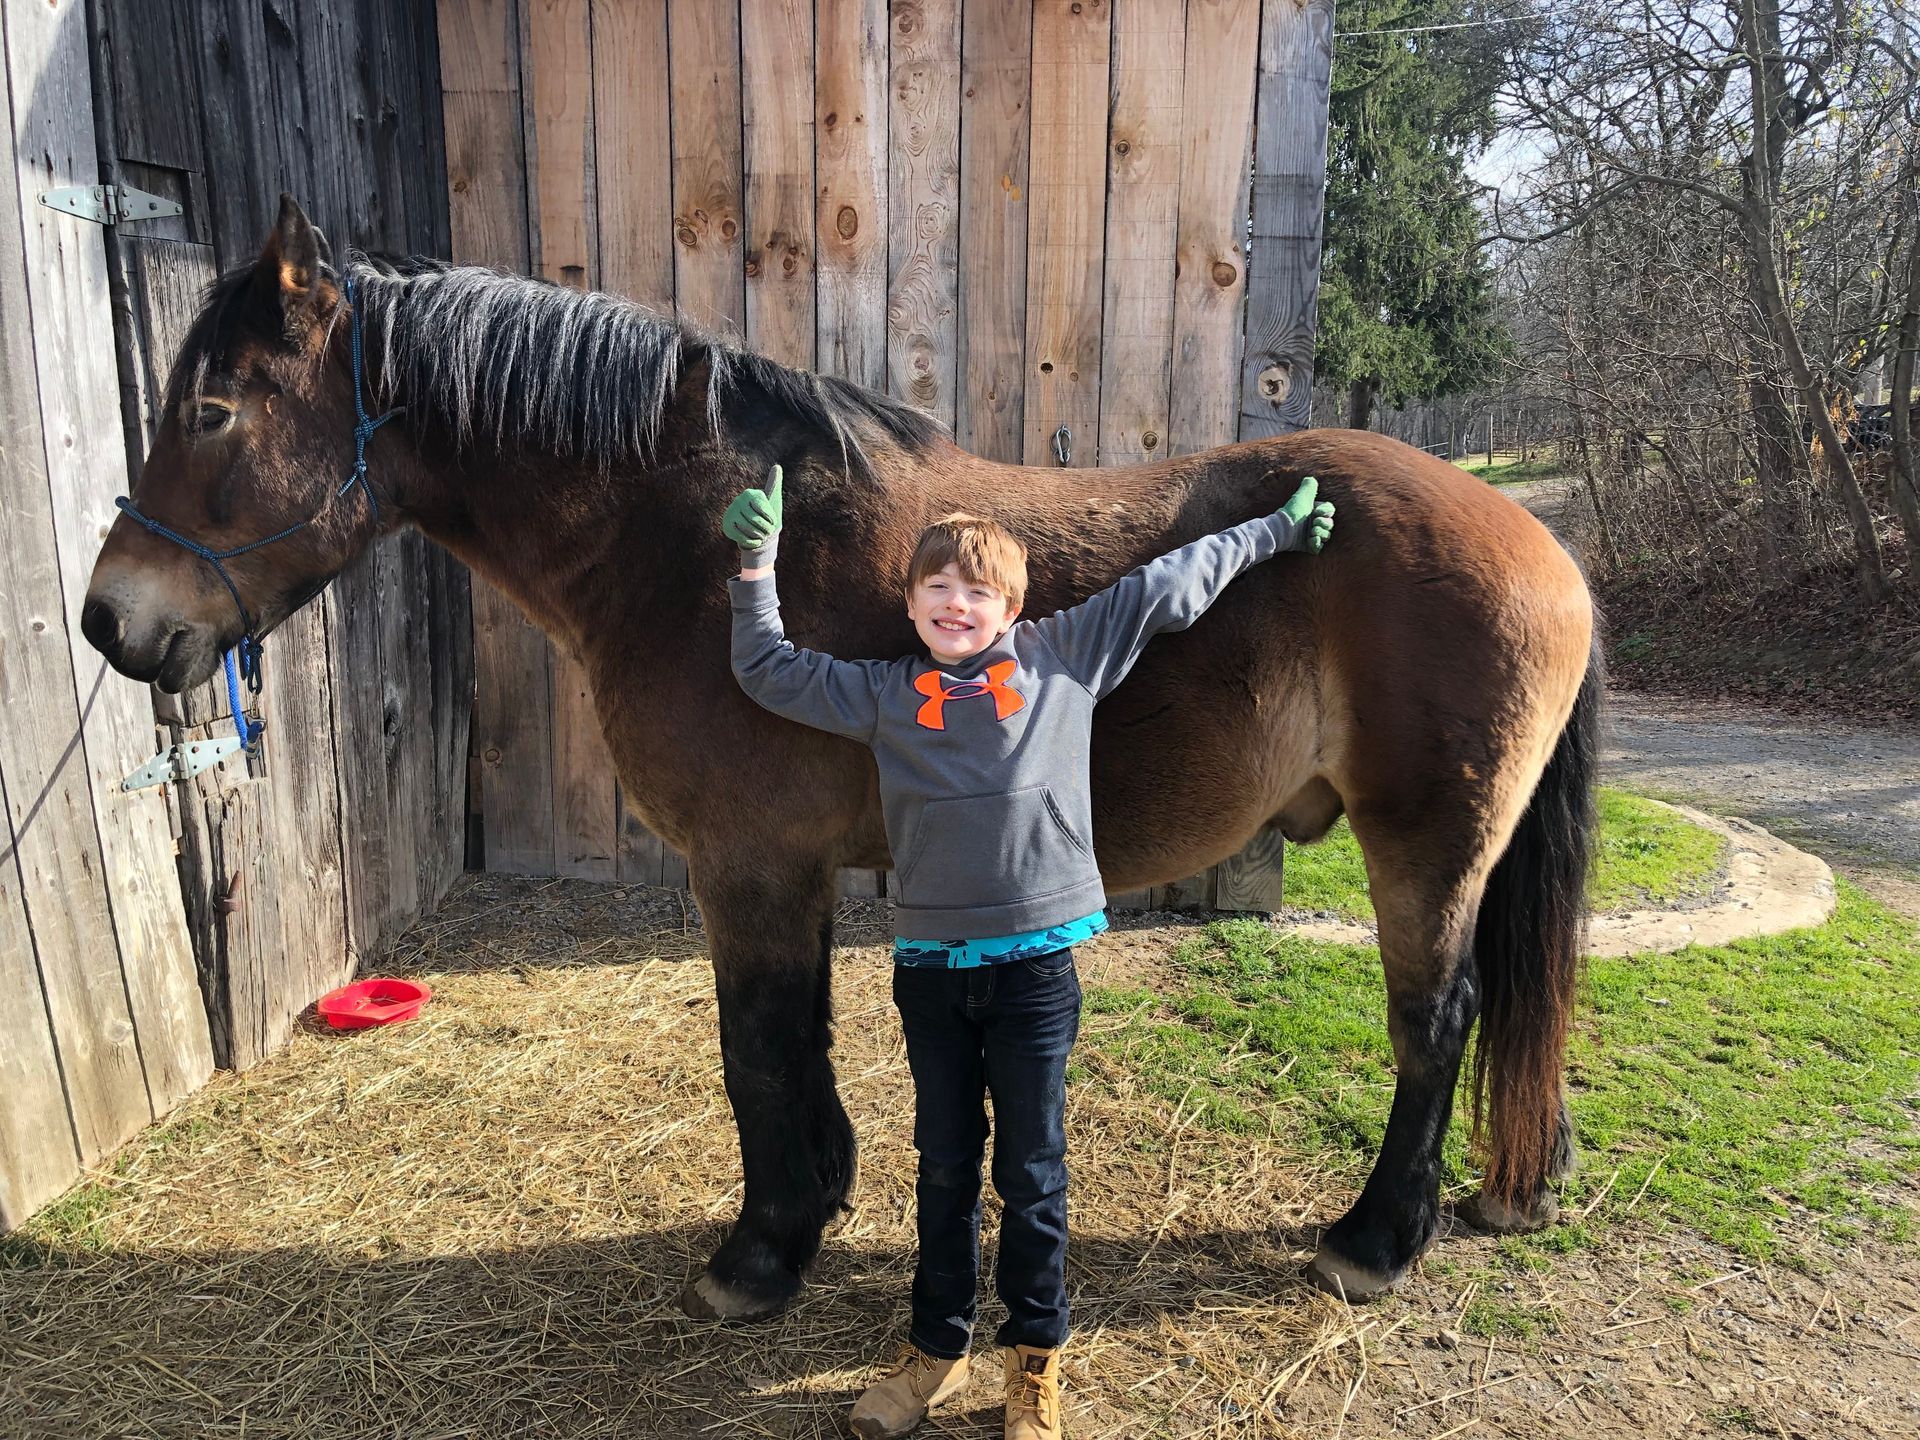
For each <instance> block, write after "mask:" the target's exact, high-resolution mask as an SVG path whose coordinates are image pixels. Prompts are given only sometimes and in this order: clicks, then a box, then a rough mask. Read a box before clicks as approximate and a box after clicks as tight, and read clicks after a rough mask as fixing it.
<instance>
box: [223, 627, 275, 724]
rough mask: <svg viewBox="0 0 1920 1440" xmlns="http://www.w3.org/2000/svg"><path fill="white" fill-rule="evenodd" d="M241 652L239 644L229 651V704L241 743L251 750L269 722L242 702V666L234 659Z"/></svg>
mask: <svg viewBox="0 0 1920 1440" xmlns="http://www.w3.org/2000/svg"><path fill="white" fill-rule="evenodd" d="M244 643H245V642H244V641H243V642H242V644H244ZM239 653H240V647H239V646H235V647H234V648H233V649H231V650H229V651H227V706H228V708H229V709H230V710H231V711H232V712H233V728H234V731H235V732H236V733H237V734H238V735H239V736H240V743H241V744H242V745H243V746H245V747H246V748H247V749H248V750H251V749H253V747H254V746H255V745H257V744H258V743H259V742H260V732H261V731H262V730H264V729H266V728H267V722H266V721H264V720H256V719H254V718H253V716H251V715H249V714H248V713H247V712H246V710H245V708H244V707H243V706H242V705H241V703H240V666H239V664H238V663H236V661H235V660H234V657H235V656H236V655H238V654H239Z"/></svg>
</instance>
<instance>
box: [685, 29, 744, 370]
mask: <svg viewBox="0 0 1920 1440" xmlns="http://www.w3.org/2000/svg"><path fill="white" fill-rule="evenodd" d="M667 33H668V36H669V44H670V47H671V53H670V54H669V56H668V82H669V85H670V88H671V93H672V108H673V237H674V291H673V293H674V303H675V305H676V306H677V307H678V308H679V311H680V313H681V314H682V315H683V316H685V317H686V318H687V319H688V320H691V321H693V322H694V323H695V324H696V325H704V326H705V327H707V328H708V329H710V330H715V331H718V332H719V333H721V334H723V335H729V336H732V337H734V338H736V339H737V338H738V337H740V336H741V335H743V334H745V332H746V323H747V296H746V277H745V275H744V274H743V273H742V247H743V244H744V241H743V228H744V227H743V226H742V223H741V212H742V198H741V174H740V125H741V109H740V10H739V7H738V6H737V5H735V4H733V3H731V0H721V3H715V0H669V3H668V6H667Z"/></svg>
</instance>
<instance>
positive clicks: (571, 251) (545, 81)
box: [526, 0, 597, 290]
mask: <svg viewBox="0 0 1920 1440" xmlns="http://www.w3.org/2000/svg"><path fill="white" fill-rule="evenodd" d="M590 14H591V12H590V10H589V8H588V0H532V4H531V5H530V6H529V8H528V11H527V79H526V84H527V118H528V132H529V141H530V143H529V149H528V153H527V172H528V177H529V184H530V187H531V189H532V191H533V195H534V238H533V245H534V261H535V266H536V268H537V270H538V272H539V273H540V274H542V275H544V276H546V277H547V279H549V280H554V281H557V282H559V283H560V284H562V285H566V286H569V287H571V288H572V289H575V290H591V289H592V288H593V287H594V285H595V283H596V277H595V274H594V271H595V270H596V268H597V267H596V265H595V263H594V246H595V242H596V239H597V237H596V235H595V233H594V199H593V179H594V176H593V153H594V133H593V49H592V41H591V38H590V32H589V26H590Z"/></svg>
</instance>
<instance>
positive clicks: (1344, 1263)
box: [1307, 1245, 1406, 1305]
mask: <svg viewBox="0 0 1920 1440" xmlns="http://www.w3.org/2000/svg"><path fill="white" fill-rule="evenodd" d="M1405 1274H1406V1271H1404V1270H1403V1271H1401V1272H1400V1274H1399V1275H1388V1274H1385V1273H1383V1272H1382V1271H1379V1270H1370V1269H1368V1268H1367V1267H1366V1266H1365V1265H1356V1264H1354V1263H1353V1262H1352V1261H1351V1260H1348V1259H1344V1258H1343V1257H1341V1256H1339V1255H1336V1254H1334V1253H1333V1251H1331V1250H1329V1249H1328V1248H1327V1247H1326V1246H1325V1245H1322V1246H1321V1247H1320V1249H1319V1250H1318V1251H1317V1252H1316V1253H1315V1255H1314V1257H1313V1259H1312V1260H1311V1261H1309V1262H1308V1263H1307V1279H1308V1280H1310V1281H1312V1282H1313V1284H1314V1285H1315V1286H1316V1287H1317V1288H1319V1289H1321V1290H1324V1291H1326V1292H1327V1293H1328V1294H1329V1295H1331V1296H1333V1297H1334V1298H1335V1299H1338V1300H1345V1301H1346V1302H1347V1303H1348V1304H1350V1305H1358V1304H1361V1303H1362V1302H1364V1301H1367V1300H1377V1299H1379V1298H1380V1297H1381V1296H1382V1295H1385V1294H1388V1293H1390V1292H1391V1291H1392V1290H1393V1289H1394V1288H1395V1287H1396V1286H1398V1285H1399V1283H1400V1279H1401V1276H1403V1275H1405Z"/></svg>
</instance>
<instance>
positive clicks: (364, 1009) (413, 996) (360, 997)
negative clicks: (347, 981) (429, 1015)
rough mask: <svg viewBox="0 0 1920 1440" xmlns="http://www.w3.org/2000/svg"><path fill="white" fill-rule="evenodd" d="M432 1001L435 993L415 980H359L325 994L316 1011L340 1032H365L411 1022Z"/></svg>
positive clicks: (315, 1006) (315, 1003)
mask: <svg viewBox="0 0 1920 1440" xmlns="http://www.w3.org/2000/svg"><path fill="white" fill-rule="evenodd" d="M432 998H433V992H432V991H431V990H429V989H427V987H426V986H424V985H422V984H420V983H419V982H418V981H414V980H389V979H374V980H356V981H355V982H354V983H353V984H351V985H345V986H342V987H341V988H340V989H338V990H333V991H329V992H328V993H327V994H325V995H322V996H321V997H320V998H319V999H318V1000H317V1001H315V1002H314V1007H313V1008H314V1009H316V1010H318V1011H319V1012H320V1013H321V1014H322V1015H324V1016H325V1017H326V1020H327V1023H328V1024H329V1025H331V1026H333V1028H334V1029H336V1030H364V1029H365V1028H366V1027H367V1026H369V1025H394V1024H398V1023H399V1022H400V1021H402V1020H411V1019H412V1018H413V1017H414V1016H416V1015H418V1014H419V1013H420V1007H421V1006H422V1005H424V1004H426V1003H427V1001H429V1000H431V999H432Z"/></svg>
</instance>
